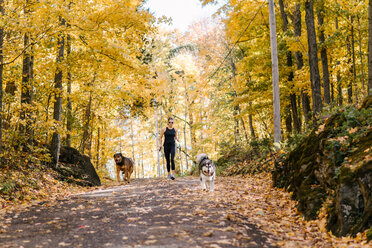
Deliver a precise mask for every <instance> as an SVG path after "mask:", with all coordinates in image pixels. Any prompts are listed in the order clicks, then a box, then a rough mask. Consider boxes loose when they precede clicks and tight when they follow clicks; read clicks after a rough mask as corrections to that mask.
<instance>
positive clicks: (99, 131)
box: [96, 127, 101, 169]
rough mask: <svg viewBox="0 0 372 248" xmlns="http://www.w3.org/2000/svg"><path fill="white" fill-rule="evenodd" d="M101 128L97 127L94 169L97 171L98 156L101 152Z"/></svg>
mask: <svg viewBox="0 0 372 248" xmlns="http://www.w3.org/2000/svg"><path fill="white" fill-rule="evenodd" d="M100 142H101V128H100V127H98V130H97V151H96V168H97V169H98V168H99V154H100V150H101V147H100V145H101V143H100Z"/></svg>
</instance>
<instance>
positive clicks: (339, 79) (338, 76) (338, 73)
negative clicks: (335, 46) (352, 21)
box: [335, 1, 343, 106]
mask: <svg viewBox="0 0 372 248" xmlns="http://www.w3.org/2000/svg"><path fill="white" fill-rule="evenodd" d="M336 3H337V1H336ZM335 26H336V30H338V18H337V17H336V19H335ZM336 64H337V65H339V64H340V61H337V62H336ZM336 78H337V79H336V80H337V95H338V105H339V106H342V104H343V97H342V87H341V76H340V72H339V71H337V75H336Z"/></svg>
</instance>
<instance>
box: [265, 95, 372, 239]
mask: <svg viewBox="0 0 372 248" xmlns="http://www.w3.org/2000/svg"><path fill="white" fill-rule="evenodd" d="M371 105H372V101H371V97H369V98H367V99H366V100H365V102H364V104H363V105H362V106H363V107H362V108H361V109H356V108H355V107H349V108H347V109H345V110H341V111H339V112H337V113H335V114H333V115H332V116H331V117H329V118H328V119H327V120H326V121H325V123H324V124H322V125H320V126H318V127H317V128H316V129H314V130H313V131H312V132H311V133H310V134H309V135H308V136H307V137H305V138H304V139H303V140H302V142H300V143H299V145H298V146H297V147H296V148H294V149H293V151H291V152H290V153H289V154H288V155H287V157H286V158H283V159H281V160H278V161H276V163H275V169H274V170H273V172H272V175H273V182H274V186H276V187H280V188H285V189H286V190H288V191H291V192H293V195H292V196H293V198H294V199H295V200H297V201H298V209H299V210H300V211H301V212H302V213H303V214H304V216H305V218H306V219H314V218H317V215H318V211H319V210H320V208H321V207H322V205H323V203H324V202H325V200H326V199H327V198H330V199H331V200H332V204H331V205H330V206H328V223H327V224H328V225H327V226H328V229H329V230H332V232H333V233H334V234H335V235H338V236H343V235H348V234H351V235H355V234H356V233H358V232H360V231H363V230H366V229H368V228H369V227H370V226H371V224H372V219H371V218H372V217H371V216H372V158H371V154H372V148H371V147H372V128H371V126H372V110H371Z"/></svg>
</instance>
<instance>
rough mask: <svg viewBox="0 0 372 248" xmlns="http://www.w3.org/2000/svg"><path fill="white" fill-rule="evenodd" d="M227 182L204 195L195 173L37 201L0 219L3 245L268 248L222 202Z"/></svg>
mask: <svg viewBox="0 0 372 248" xmlns="http://www.w3.org/2000/svg"><path fill="white" fill-rule="evenodd" d="M224 181H226V180H224ZM224 186H225V185H224V182H222V181H219V180H217V184H216V191H215V192H214V193H207V192H202V191H201V190H200V185H199V180H198V178H195V177H187V178H177V179H176V180H175V181H166V180H164V179H137V180H132V183H131V184H130V185H120V186H114V187H110V188H106V189H104V188H99V189H98V190H95V191H92V192H88V193H83V194H78V195H72V196H70V197H68V198H66V199H64V200H59V201H54V202H44V203H39V204H38V205H35V206H32V207H29V208H27V209H25V210H23V211H15V212H12V213H8V214H6V215H4V216H2V217H0V223H1V224H0V246H1V247H272V245H270V244H269V240H270V238H269V235H268V234H267V233H265V232H264V231H262V230H261V229H260V228H258V227H257V226H256V225H255V224H254V223H243V222H242V221H241V219H239V218H238V215H239V213H238V212H237V211H236V210H234V207H233V205H232V204H231V202H230V203H229V201H227V200H226V199H224V200H222V201H221V196H222V198H224V197H223V195H224V194H225V193H224V192H223V191H224V190H225V189H224V188H225V187H224ZM219 195H221V196H219ZM226 197H227V196H226ZM1 228H2V229H1Z"/></svg>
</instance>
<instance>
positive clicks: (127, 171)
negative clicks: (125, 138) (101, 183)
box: [114, 153, 134, 183]
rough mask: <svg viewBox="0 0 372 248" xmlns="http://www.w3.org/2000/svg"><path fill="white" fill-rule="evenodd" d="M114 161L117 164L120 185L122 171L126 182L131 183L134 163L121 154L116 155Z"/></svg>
mask: <svg viewBox="0 0 372 248" xmlns="http://www.w3.org/2000/svg"><path fill="white" fill-rule="evenodd" d="M114 160H115V164H116V179H117V180H118V182H119V183H120V171H122V172H123V174H124V178H123V180H124V182H127V183H130V176H131V175H132V173H133V168H134V166H133V161H132V159H130V158H127V157H124V156H123V154H121V153H116V154H115V155H114Z"/></svg>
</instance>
